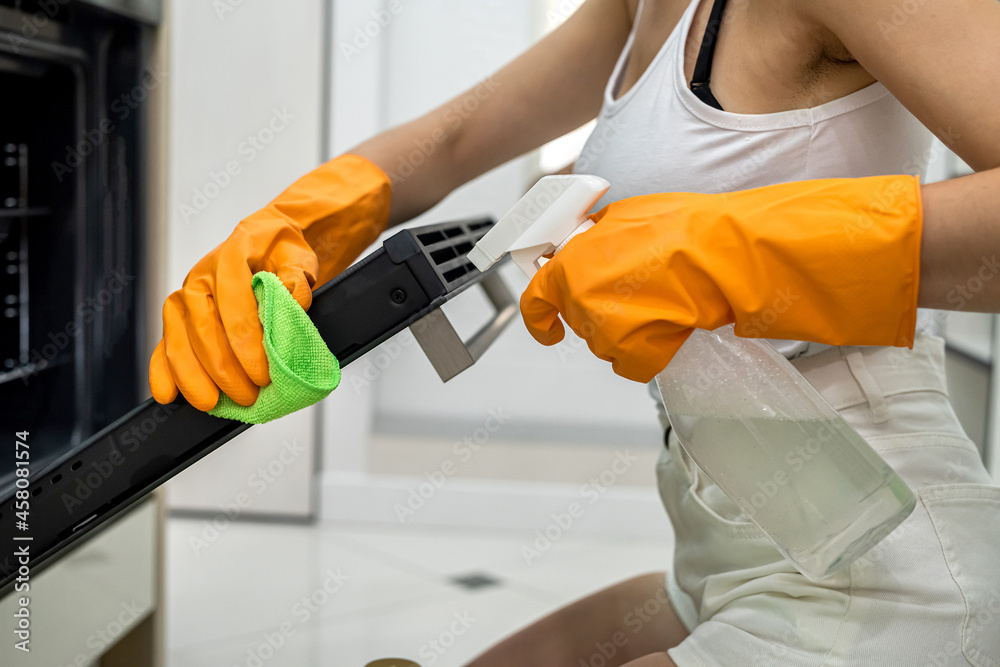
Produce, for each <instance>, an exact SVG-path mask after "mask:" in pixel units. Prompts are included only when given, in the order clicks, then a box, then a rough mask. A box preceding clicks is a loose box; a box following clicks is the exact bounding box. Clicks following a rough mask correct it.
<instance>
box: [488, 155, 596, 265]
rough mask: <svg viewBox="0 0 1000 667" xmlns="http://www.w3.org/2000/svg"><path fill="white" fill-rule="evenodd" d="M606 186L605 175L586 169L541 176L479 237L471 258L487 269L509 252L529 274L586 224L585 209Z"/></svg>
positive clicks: (587, 226)
mask: <svg viewBox="0 0 1000 667" xmlns="http://www.w3.org/2000/svg"><path fill="white" fill-rule="evenodd" d="M610 187H611V184H610V183H608V182H607V181H606V180H604V179H603V178H601V177H599V176H589V175H584V174H572V175H567V176H546V177H545V178H542V179H541V180H539V181H538V182H537V183H535V185H534V186H533V187H532V188H531V189H530V190H528V192H527V194H525V195H524V196H523V197H521V199H520V201H518V202H517V204H515V205H514V208H512V209H511V210H510V211H509V212H508V213H507V215H505V216H503V217H502V218H500V221H499V222H498V223H497V224H496V225H495V226H494V227H493V229H491V230H490V231H489V233H488V234H486V236H484V237H483V238H481V239H480V240H479V243H477V244H476V247H475V248H473V249H472V252H470V253H469V260H471V261H472V263H473V264H475V265H476V268H478V269H479V270H480V271H486V270H487V269H488V268H490V267H491V266H493V265H494V264H495V263H497V262H498V261H500V258H501V257H503V256H504V253H507V252H509V253H510V256H511V259H512V260H514V263H515V264H516V265H517V266H518V268H520V269H521V271H523V272H524V274H525V275H526V276H528V277H529V278H530V277H531V276H533V275H535V272H537V271H538V269H539V268H541V266H540V264H539V261H538V260H540V259H541V258H542V256H543V255H548V254H550V253H553V252H557V251H558V250H561V249H562V246H563V245H565V243H566V242H567V241H568V240H569V239H570V238H571V237H572V236H574V235H575V234H577V233H578V232H580V231H583V230H585V229H589V227H590V224H592V223H590V224H587V223H589V222H590V221H589V220H587V214H588V213H590V209H591V208H593V206H594V204H596V203H597V200H599V199H600V198H601V197H602V196H604V193H605V192H607V191H608V188H610Z"/></svg>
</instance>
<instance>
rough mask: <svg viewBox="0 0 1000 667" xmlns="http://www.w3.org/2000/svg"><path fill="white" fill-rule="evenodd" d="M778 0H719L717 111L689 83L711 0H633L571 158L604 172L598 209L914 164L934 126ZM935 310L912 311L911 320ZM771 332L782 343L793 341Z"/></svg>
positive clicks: (906, 168)
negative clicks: (582, 140) (600, 93)
mask: <svg viewBox="0 0 1000 667" xmlns="http://www.w3.org/2000/svg"><path fill="white" fill-rule="evenodd" d="M785 3H786V0H766V1H761V2H757V1H755V2H752V3H751V2H748V0H729V5H728V6H727V8H726V13H725V14H724V17H723V21H722V24H721V27H720V30H719V34H718V40H717V45H716V48H717V50H716V54H715V59H714V64H713V66H712V73H711V86H712V91H713V93H714V94H715V95H716V97H717V98H718V100H719V102H720V103H721V104H722V106H723V109H726V110H725V111H721V110H719V109H716V108H713V107H710V106H708V105H707V104H705V103H704V102H702V101H701V100H699V99H698V98H697V97H696V96H695V95H694V93H693V92H692V91H691V90H690V89H689V88H688V86H687V84H688V82H689V81H690V77H691V70H692V69H693V63H694V60H695V59H696V57H697V53H698V49H699V48H700V46H701V42H702V36H703V35H704V33H705V25H706V23H707V22H708V16H707V13H708V10H709V9H710V8H711V5H712V0H701V4H700V5H699V0H694V1H693V2H691V3H690V4H686V3H685V1H684V0H681V2H679V3H678V2H657V1H656V0H640V1H639V3H638V6H637V17H636V20H635V21H634V25H633V28H632V32H631V34H630V36H629V40H628V42H627V44H626V46H625V49H624V50H623V52H622V54H621V56H620V58H619V61H618V63H617V65H616V67H615V70H614V72H613V73H612V76H611V79H610V80H609V82H608V85H607V87H606V89H605V98H604V103H603V107H602V109H601V113H600V116H599V117H598V122H597V126H596V127H595V129H594V131H593V133H592V134H591V136H590V138H589V139H588V141H587V143H586V145H585V146H584V149H583V150H582V152H581V155H580V158H579V159H578V160H577V163H576V165H575V167H574V170H575V171H576V172H577V173H587V174H595V175H598V176H602V177H604V178H606V179H607V180H608V181H610V182H611V184H612V185H611V189H610V191H609V192H608V193H607V195H605V197H604V198H603V199H602V200H601V201H600V202H598V204H597V207H595V210H597V209H598V208H600V207H603V206H604V205H606V204H608V203H610V202H612V201H616V200H619V199H624V198H626V197H632V196H636V195H641V194H649V193H653V192H671V191H673V192H709V193H712V192H727V191H733V190H743V189H748V188H753V187H760V186H764V185H771V184H774V183H782V182H787V181H795V180H806V179H813V178H837V177H861V176H874V175H880V174H892V173H910V174H916V175H923V172H924V171H925V169H926V166H927V161H928V158H929V154H930V147H931V142H932V135H931V133H930V132H929V131H928V130H927V129H926V128H925V127H924V126H923V125H922V124H921V123H920V122H919V121H918V120H917V119H916V118H915V117H914V116H913V115H912V114H910V113H909V112H908V111H907V110H906V109H905V108H904V107H903V106H902V104H900V103H899V102H898V101H897V100H896V99H895V98H894V97H893V96H892V94H891V93H890V92H889V91H888V90H887V89H886V88H885V87H884V86H883V85H882V84H880V83H877V82H874V83H873V82H872V81H873V80H872V79H871V77H870V75H868V74H867V72H865V71H864V70H863V69H862V68H861V67H860V66H859V65H857V63H852V62H851V59H850V55H849V54H847V53H846V52H844V51H843V50H842V47H839V46H838V45H837V44H830V43H823V40H822V39H820V38H819V37H816V38H815V39H814V37H815V36H811V35H810V34H809V30H808V28H805V27H803V28H801V30H800V32H801V35H800V36H799V37H795V36H794V34H795V21H796V19H795V18H794V17H793V16H785V17H784V18H783V17H782V16H783V15H782V14H781V12H782V11H785V12H786V14H788V13H789V12H791V10H790V9H785V8H786V6H787V5H786V4H785ZM755 12H756V14H755ZM772 24H773V29H774V34H771V33H770V32H769V27H768V26H771V25H772ZM668 28H669V30H668ZM769 35H770V36H769ZM788 35H793V37H791V38H790V37H788ZM751 45H752V46H751ZM797 53H798V54H800V55H799V56H798V57H796V54H797ZM817 53H819V54H820V56H817ZM824 54H827V55H824ZM831 54H832V55H831ZM834 61H836V62H839V63H841V64H836V63H835V62H834ZM755 91H756V92H755ZM760 91H764V94H758V93H759V92H760ZM734 109H735V110H740V111H741V112H740V113H734V112H733V111H732V110H734ZM761 111H766V112H765V113H761ZM803 224H808V220H803ZM933 322H934V318H933V317H931V316H930V314H929V313H922V314H921V317H920V321H919V323H918V329H920V330H930V329H932V324H933ZM773 342H774V343H775V344H776V346H777V347H778V348H779V350H781V351H782V352H783V353H785V354H787V355H791V354H795V353H796V352H798V351H801V350H802V349H803V348H804V344H802V343H799V342H795V341H780V342H779V341H773Z"/></svg>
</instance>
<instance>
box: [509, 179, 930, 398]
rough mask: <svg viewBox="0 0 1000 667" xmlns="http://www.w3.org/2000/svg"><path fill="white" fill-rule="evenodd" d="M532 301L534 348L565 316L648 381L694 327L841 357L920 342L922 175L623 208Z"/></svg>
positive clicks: (604, 215) (546, 276) (677, 196)
mask: <svg viewBox="0 0 1000 667" xmlns="http://www.w3.org/2000/svg"><path fill="white" fill-rule="evenodd" d="M591 217H592V219H593V220H594V221H595V222H596V223H597V224H596V225H595V226H594V227H593V228H592V229H590V230H589V231H587V232H584V233H583V234H580V235H579V236H577V237H576V238H574V239H573V240H572V241H570V242H569V243H568V244H567V245H566V247H565V248H564V249H563V250H562V252H560V253H558V254H557V255H556V256H555V257H553V258H552V259H551V260H550V261H549V262H547V263H546V264H545V265H544V266H542V268H541V270H540V271H539V272H538V273H537V274H536V275H535V277H534V279H533V280H532V281H531V283H530V284H529V285H528V289H527V290H526V291H525V292H524V294H523V295H522V296H521V313H522V315H523V317H524V323H525V325H526V326H527V328H528V331H529V332H530V333H531V335H532V336H533V337H534V338H535V339H536V340H538V341H539V342H540V343H542V344H544V345H553V344H555V343H557V342H559V341H560V340H562V338H563V335H564V329H563V325H562V323H561V322H560V321H559V316H562V319H563V320H564V321H565V322H566V324H568V325H569V327H570V328H571V329H573V331H575V332H576V334H577V335H579V336H580V337H581V338H583V339H584V340H585V341H586V342H587V344H588V346H589V347H590V349H591V351H592V352H593V353H594V354H595V355H597V356H598V357H600V358H601V359H604V360H605V361H609V362H611V364H612V367H613V368H614V371H615V372H616V373H617V374H618V375H621V376H623V377H626V378H628V379H630V380H636V381H639V382H648V381H649V380H651V379H652V378H653V377H654V376H655V375H656V374H657V373H659V372H660V371H661V370H663V369H664V368H665V367H666V365H667V363H668V362H669V361H670V359H671V358H672V357H673V355H674V353H675V352H676V351H677V350H678V348H680V346H681V345H682V344H683V343H684V341H685V340H687V337H688V336H689V335H690V333H691V331H692V329H693V328H702V329H714V328H717V327H720V326H722V325H724V324H729V323H733V322H735V323H736V333H737V334H738V335H741V336H745V337H751V338H755V337H760V338H784V339H792V340H812V341H817V342H821V343H829V344H832V345H897V346H909V345H912V343H913V336H914V329H915V326H916V311H917V293H918V287H919V275H920V239H921V229H922V213H921V200H920V187H919V183H918V181H917V179H916V178H915V177H912V176H876V177H870V178H859V179H830V180H818V181H803V182H797V183H785V184H781V185H773V186H768V187H763V188H757V189H754V190H746V191H742V192H734V193H729V194H720V195H706V194H690V193H666V194H655V195H644V196H639V197H633V198H631V199H625V200H622V201H619V202H615V203H613V204H611V205H609V206H607V207H606V208H604V209H603V210H601V211H600V212H599V213H597V214H595V215H593V216H591Z"/></svg>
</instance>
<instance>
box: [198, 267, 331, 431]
mask: <svg viewBox="0 0 1000 667" xmlns="http://www.w3.org/2000/svg"><path fill="white" fill-rule="evenodd" d="M251 284H252V285H253V293H254V296H255V297H257V317H259V318H260V323H261V324H262V325H263V327H264V352H265V353H266V354H267V361H268V365H269V366H268V368H269V371H270V374H271V384H269V385H267V386H266V387H261V390H260V394H258V395H257V400H256V401H254V404H253V405H250V406H242V405H240V404H238V403H236V402H235V401H233V399H231V398H229V397H228V396H226V395H225V394H221V393H220V394H219V402H218V403H216V404H215V407H214V408H212V409H211V410H210V411H209V413H208V414H210V415H213V416H215V417H223V418H225V419H235V420H237V421H241V422H245V423H247V424H263V423H264V422H269V421H272V420H274V419H278V418H279V417H284V416H285V415H288V414H291V413H293V412H295V411H296V410H301V409H302V408H307V407H309V406H310V405H312V404H313V403H316V402H317V401H321V400H322V399H324V398H326V396H327V395H328V394H329V393H330V392H331V391H333V390H334V389H336V388H337V385H338V384H340V364H339V363H338V362H337V358H336V357H335V356H333V353H332V352H330V350H329V348H327V346H326V343H325V342H323V339H322V338H321V337H320V335H319V331H317V330H316V325H315V324H313V323H312V320H311V319H309V316H308V315H306V311H304V310H302V306H300V305H299V304H298V302H297V301H296V300H295V299H293V298H292V295H291V294H289V292H288V290H287V289H285V286H284V285H282V284H281V280H279V279H278V276H276V275H274V274H273V273H269V272H267V271H260V272H259V273H256V274H254V277H253V281H252V283H251Z"/></svg>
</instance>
